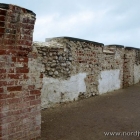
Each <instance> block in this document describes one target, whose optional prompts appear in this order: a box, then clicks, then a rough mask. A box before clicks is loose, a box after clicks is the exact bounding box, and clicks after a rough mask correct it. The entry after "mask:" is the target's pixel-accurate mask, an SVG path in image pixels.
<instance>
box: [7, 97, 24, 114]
mask: <svg viewBox="0 0 140 140" xmlns="http://www.w3.org/2000/svg"><path fill="white" fill-rule="evenodd" d="M21 100H22V99H20V98H12V99H7V103H8V104H14V103H20V102H21ZM14 114H15V115H17V114H16V113H15V112H14Z"/></svg>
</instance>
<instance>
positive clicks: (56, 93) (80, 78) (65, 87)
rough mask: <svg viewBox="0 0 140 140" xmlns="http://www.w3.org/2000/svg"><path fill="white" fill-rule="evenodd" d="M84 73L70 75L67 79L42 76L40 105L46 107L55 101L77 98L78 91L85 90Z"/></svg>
mask: <svg viewBox="0 0 140 140" xmlns="http://www.w3.org/2000/svg"><path fill="white" fill-rule="evenodd" d="M85 78H86V73H79V74H77V75H74V76H71V77H70V79H68V80H62V79H55V78H48V77H44V78H43V88H42V91H41V98H42V99H41V106H42V108H47V107H51V106H54V105H55V104H56V103H60V102H66V101H73V100H77V99H78V96H79V93H80V92H86V84H85V81H84V79H85Z"/></svg>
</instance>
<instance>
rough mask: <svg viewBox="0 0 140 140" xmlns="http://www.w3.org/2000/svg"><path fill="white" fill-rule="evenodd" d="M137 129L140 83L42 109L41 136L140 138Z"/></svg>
mask: <svg viewBox="0 0 140 140" xmlns="http://www.w3.org/2000/svg"><path fill="white" fill-rule="evenodd" d="M136 131H140V84H137V85H134V86H132V87H129V88H126V89H121V90H117V91H115V92H112V93H108V94H104V95H101V96H95V97H91V98H88V99H84V100H80V101H77V102H73V103H69V104H64V105H60V106H59V107H56V108H51V109H45V110H42V138H41V140H139V139H140V134H139V137H137V136H138V135H137V136H136V133H132V132H136ZM104 132H121V134H122V133H123V132H127V133H124V134H125V135H126V136H105V134H104ZM130 132H131V134H130ZM118 135H119V134H118ZM131 135H132V136H131Z"/></svg>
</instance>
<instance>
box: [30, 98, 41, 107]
mask: <svg viewBox="0 0 140 140" xmlns="http://www.w3.org/2000/svg"><path fill="white" fill-rule="evenodd" d="M38 104H41V100H40V99H38V100H33V101H30V105H31V106H32V105H38Z"/></svg>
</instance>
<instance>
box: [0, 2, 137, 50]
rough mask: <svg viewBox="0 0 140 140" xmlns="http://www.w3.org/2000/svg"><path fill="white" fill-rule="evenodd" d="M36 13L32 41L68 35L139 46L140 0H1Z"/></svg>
mask: <svg viewBox="0 0 140 140" xmlns="http://www.w3.org/2000/svg"><path fill="white" fill-rule="evenodd" d="M0 2H1V3H8V4H16V5H18V6H21V7H24V8H27V9H29V10H32V11H33V12H34V13H36V18H37V19H36V23H35V29H34V41H45V38H50V37H59V36H70V37H76V38H81V39H87V40H91V41H96V42H100V43H104V44H105V45H107V44H119V45H125V46H132V47H137V48H140V0H23V1H22V0H1V1H0Z"/></svg>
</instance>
